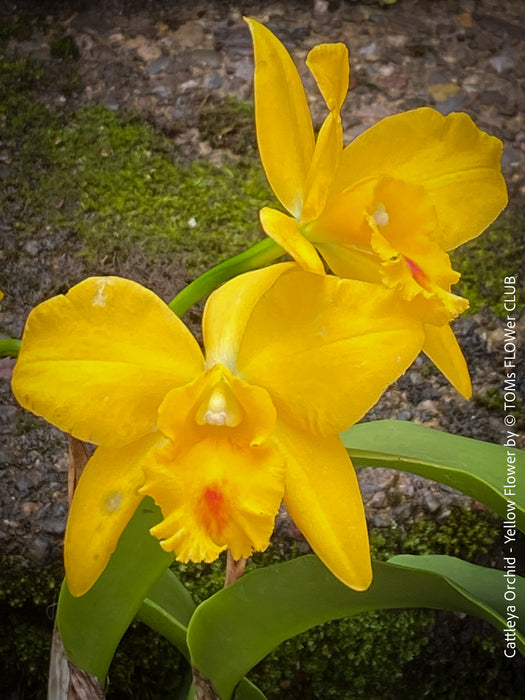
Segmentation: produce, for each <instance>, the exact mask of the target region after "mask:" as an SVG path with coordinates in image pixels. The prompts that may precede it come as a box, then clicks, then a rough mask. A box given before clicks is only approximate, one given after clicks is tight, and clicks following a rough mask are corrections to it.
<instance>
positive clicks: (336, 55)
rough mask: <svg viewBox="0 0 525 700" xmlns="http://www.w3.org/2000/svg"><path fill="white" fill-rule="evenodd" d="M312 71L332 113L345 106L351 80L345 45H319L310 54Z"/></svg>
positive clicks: (308, 62)
mask: <svg viewBox="0 0 525 700" xmlns="http://www.w3.org/2000/svg"><path fill="white" fill-rule="evenodd" d="M306 65H307V66H308V68H309V69H310V70H311V72H312V75H313V76H314V78H315V80H316V82H317V85H318V87H319V90H320V91H321V94H322V96H323V97H324V100H325V102H326V104H327V106H328V109H329V110H330V112H339V110H340V109H341V107H342V106H343V102H344V99H345V97H346V93H347V92H348V82H349V78H350V64H349V62H348V49H347V48H346V46H345V45H344V44H318V45H317V46H314V47H313V49H312V50H311V51H310V53H309V54H308V58H307V59H306Z"/></svg>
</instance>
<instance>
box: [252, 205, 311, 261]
mask: <svg viewBox="0 0 525 700" xmlns="http://www.w3.org/2000/svg"><path fill="white" fill-rule="evenodd" d="M259 216H260V219H261V224H262V227H263V229H264V232H265V233H267V234H268V236H270V238H273V240H274V241H275V242H276V243H278V244H279V245H280V246H281V248H283V249H284V250H286V252H287V253H289V254H290V255H291V256H292V258H293V259H294V260H295V261H296V262H297V263H298V264H299V265H300V266H301V267H302V268H303V269H304V270H307V271H308V272H315V273H317V274H318V275H323V274H324V267H323V263H322V262H321V259H320V258H319V255H318V254H317V251H316V250H315V248H314V246H313V245H312V244H311V243H310V242H309V241H308V240H307V239H306V238H305V237H304V235H303V234H302V233H301V231H300V229H299V228H298V226H297V223H296V221H295V220H294V219H292V218H291V217H290V216H286V214H283V213H282V212H280V211H277V209H270V207H264V209H261V211H260V212H259Z"/></svg>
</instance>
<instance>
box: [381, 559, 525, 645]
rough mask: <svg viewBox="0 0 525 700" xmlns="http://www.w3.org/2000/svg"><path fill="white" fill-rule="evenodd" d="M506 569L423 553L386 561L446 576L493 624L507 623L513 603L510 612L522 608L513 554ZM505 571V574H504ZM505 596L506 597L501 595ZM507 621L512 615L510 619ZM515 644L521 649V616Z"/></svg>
mask: <svg viewBox="0 0 525 700" xmlns="http://www.w3.org/2000/svg"><path fill="white" fill-rule="evenodd" d="M507 559H508V561H507V562H506V570H505V571H500V570H499V569H487V568H485V567H481V566H476V565H475V564H470V563H469V562H466V561H462V560H461V559H457V558H456V557H448V556H445V555H433V554H427V555H424V556H416V555H414V554H398V555H397V556H395V557H392V558H391V559H389V560H388V563H389V564H394V565H396V566H402V567H405V568H407V569H418V570H424V571H431V572H433V573H435V574H439V575H440V576H443V577H444V578H446V580H447V581H448V582H449V583H450V584H451V585H453V586H454V587H455V588H456V590H457V591H458V592H459V593H461V595H463V596H465V598H467V599H470V600H471V601H472V603H473V604H474V605H476V606H477V608H478V610H477V612H476V613H475V614H476V615H477V617H481V618H483V619H484V620H487V622H490V623H491V624H493V625H494V626H495V627H499V628H500V629H503V628H505V627H506V625H507V615H508V614H509V612H512V607H511V609H510V611H509V609H508V608H509V606H513V605H514V606H516V610H515V611H514V613H512V614H514V615H516V616H518V615H519V616H520V617H521V618H523V614H524V611H525V579H524V578H522V577H521V576H516V566H515V563H516V557H508V558H507ZM505 574H507V576H505ZM505 595H507V598H508V600H507V599H506V598H505ZM510 619H511V621H512V620H515V619H516V618H510ZM516 643H517V644H518V645H519V648H520V649H521V651H522V653H523V652H525V620H523V619H521V623H520V627H519V628H518V629H517V631H516Z"/></svg>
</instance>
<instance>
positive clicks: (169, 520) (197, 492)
mask: <svg viewBox="0 0 525 700" xmlns="http://www.w3.org/2000/svg"><path fill="white" fill-rule="evenodd" d="M283 472H284V460H283V458H282V456H281V454H280V452H279V450H278V449H277V448H276V447H275V446H273V445H266V446H264V447H250V446H248V445H241V444H239V443H236V442H235V441H233V440H230V439H229V438H228V437H227V436H225V433H224V431H223V432H222V434H219V433H213V434H210V435H209V436H207V437H205V438H204V439H203V440H201V441H200V442H197V443H193V442H192V443H188V444H187V445H183V446H181V447H179V448H176V447H174V446H171V447H167V448H165V449H163V450H161V451H159V452H158V454H157V455H156V461H155V463H154V464H152V465H150V466H148V467H146V476H147V481H146V483H145V485H144V487H143V488H142V489H141V493H142V494H144V495H146V494H147V495H149V496H152V497H153V498H154V499H155V501H156V503H157V504H158V505H159V506H160V508H161V510H162V514H163V516H164V520H163V521H162V522H161V523H159V525H156V526H155V527H154V528H152V530H151V534H152V535H154V536H155V537H157V538H159V539H160V540H161V546H162V547H163V549H165V550H166V551H173V552H174V553H175V555H176V556H177V559H178V560H179V561H207V562H210V561H213V560H214V559H216V558H217V557H218V555H219V554H220V552H222V551H223V550H224V549H229V550H230V551H231V553H232V555H233V557H234V558H235V559H240V558H242V557H248V556H250V555H251V553H252V552H253V551H262V550H264V549H266V547H267V546H268V543H269V540H270V535H271V533H272V531H273V526H274V519H275V515H276V514H277V510H278V508H279V504H280V502H281V499H282V494H283V489H284V473H283Z"/></svg>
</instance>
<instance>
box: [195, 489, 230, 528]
mask: <svg viewBox="0 0 525 700" xmlns="http://www.w3.org/2000/svg"><path fill="white" fill-rule="evenodd" d="M200 505H201V508H200V510H201V515H202V523H203V525H204V527H205V529H206V531H207V532H208V534H211V533H212V532H214V533H221V532H222V530H223V529H224V527H225V526H226V524H227V523H228V520H229V515H228V504H227V502H226V499H225V497H224V493H223V492H222V490H221V489H220V487H219V486H216V485H215V486H207V487H206V488H205V489H204V493H203V494H202V497H201V503H200Z"/></svg>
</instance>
